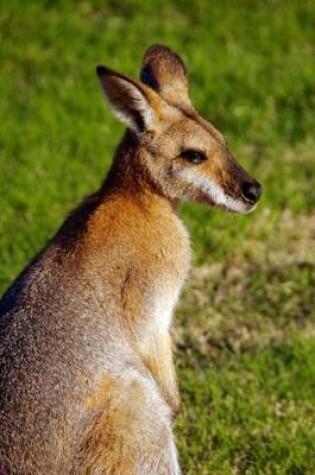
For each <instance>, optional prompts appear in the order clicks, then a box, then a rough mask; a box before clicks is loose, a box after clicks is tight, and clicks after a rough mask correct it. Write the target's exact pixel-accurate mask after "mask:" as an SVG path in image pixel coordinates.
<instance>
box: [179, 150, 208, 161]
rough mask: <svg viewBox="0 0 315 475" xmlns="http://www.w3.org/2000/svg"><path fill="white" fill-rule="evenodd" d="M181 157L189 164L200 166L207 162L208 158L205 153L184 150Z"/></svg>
mask: <svg viewBox="0 0 315 475" xmlns="http://www.w3.org/2000/svg"><path fill="white" fill-rule="evenodd" d="M180 156H181V157H182V158H183V159H184V160H187V162H190V163H194V164H196V165H197V164H198V163H201V162H204V161H205V160H207V157H206V156H205V154H204V153H202V152H198V151H197V150H184V151H183V152H182V153H181V154H180Z"/></svg>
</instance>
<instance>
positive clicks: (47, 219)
mask: <svg viewBox="0 0 315 475" xmlns="http://www.w3.org/2000/svg"><path fill="white" fill-rule="evenodd" d="M154 5H155V2H153V1H152V0H147V1H146V2H142V1H140V0H131V1H127V0H124V1H118V2H114V1H112V0H111V1H104V0H102V1H96V0H95V1H90V2H89V1H78V2H74V1H70V0H64V1H62V0H59V1H54V2H52V1H48V0H46V1H45V0H41V1H40V0H37V1H36V0H30V1H28V2H21V1H17V0H11V1H10V2H3V1H1V2H0V40H1V49H0V60H1V73H2V74H1V76H0V94H1V101H0V120H1V127H0V144H1V146H0V190H1V193H0V209H1V217H0V292H2V291H4V290H5V289H6V287H7V286H8V285H9V283H10V281H12V280H13V279H14V277H15V276H16V275H17V274H18V273H19V272H20V271H21V270H22V268H23V267H24V266H25V265H26V264H27V262H28V261H29V259H30V258H31V257H32V256H33V255H34V254H35V253H36V252H37V251H38V250H39V249H40V247H41V246H42V245H43V244H44V243H45V242H46V241H47V239H48V238H49V237H51V235H52V234H53V233H54V232H55V231H56V229H57V228H58V226H59V225H60V223H61V222H62V220H63V218H64V216H65V215H66V214H67V212H69V210H70V209H71V208H72V207H73V206H74V205H75V204H76V203H77V202H78V201H79V200H80V199H81V198H82V197H83V196H84V195H86V194H88V193H90V192H91V191H93V190H94V189H95V188H96V187H97V186H98V185H99V183H100V182H101V180H102V179H103V177H104V175H105V173H106V170H107V169H108V166H109V164H110V161H111V157H112V154H113V150H114V147H115V145H116V144H117V142H118V140H119V138H120V136H121V133H122V127H121V126H120V125H119V124H118V123H117V122H116V120H115V119H114V118H113V117H112V116H111V115H110V112H109V110H108V108H107V107H106V106H105V105H104V103H103V100H102V94H101V91H100V88H99V85H98V83H97V80H96V76H95V72H94V69H95V66H96V65H97V64H99V63H105V64H108V65H110V66H111V67H113V68H117V69H119V70H120V71H122V72H125V73H129V74H133V75H138V72H139V67H140V63H141V58H142V55H143V52H144V50H145V48H146V47H147V46H148V45H150V44H151V43H154V42H159V43H165V44H167V45H169V46H171V47H172V48H174V49H175V50H177V51H178V52H179V53H180V54H181V55H182V56H183V58H184V59H185V61H186V63H187V65H188V69H189V71H190V78H191V96H192V99H193V100H194V102H195V104H196V105H197V108H198V109H199V110H200V111H201V112H202V113H203V114H205V115H206V116H207V117H208V118H210V119H211V120H212V121H213V122H214V124H215V125H216V126H217V127H218V128H219V129H220V130H221V131H222V132H224V133H225V135H226V137H227V139H228V141H229V143H230V147H231V149H232V151H233V153H234V154H235V156H236V157H237V158H238V159H239V161H240V162H241V163H242V164H243V165H244V166H245V167H246V168H247V169H248V170H249V171H250V172H251V173H252V174H253V175H254V176H255V177H257V179H259V181H261V182H262V183H263V185H264V187H265V193H264V197H263V199H262V202H261V204H260V206H259V207H258V208H257V211H255V213H254V214H253V215H250V216H245V217H241V216H235V215H228V214H224V213H222V212H219V211H213V210H209V209H205V208H202V207H201V206H197V205H188V204H186V205H184V206H183V208H182V216H183V218H184V220H185V221H186V223H187V224H188V226H189V228H190V230H191V234H192V243H193V248H194V251H195V257H194V269H193V270H192V273H191V278H190V279H189V282H188V284H187V286H186V289H185V292H184V295H183V298H182V300H181V303H180V305H179V308H178V312H177V322H176V323H177V325H176V328H175V332H174V333H175V338H176V341H177V343H178V350H177V365H178V373H179V379H180V385H181V390H182V395H183V410H182V413H181V415H180V417H179V420H178V424H177V428H176V430H177V437H178V445H179V450H180V454H181V463H182V465H183V470H184V473H186V474H196V473H198V474H263V475H266V474H270V475H271V474H272V475H274V474H291V475H300V474H310V475H311V474H313V473H315V433H314V427H315V417H314V406H315V374H314V368H315V332H314V330H315V315H314V314H315V310H314V307H315V290H314V289H315V214H314V213H315V212H314V208H315V172H314V163H315V162H314V148H315V139H314V126H315V123H314V122H315V121H314V108H315V87H314V53H315V48H314V44H315V6H314V3H313V2H312V1H307V0H306V1H303V2H300V1H298V0H292V1H290V2H288V1H287V2H285V1H284V0H283V1H280V0H274V1H272V0H270V1H262V0H257V1H256V2H249V1H248V0H240V1H237V2H236V1H232V0H230V1H228V0H223V1H221V2H208V1H206V0H192V1H190V2H187V1H184V0H178V1H174V2H170V1H167V0H161V1H160V2H159V5H158V6H154Z"/></svg>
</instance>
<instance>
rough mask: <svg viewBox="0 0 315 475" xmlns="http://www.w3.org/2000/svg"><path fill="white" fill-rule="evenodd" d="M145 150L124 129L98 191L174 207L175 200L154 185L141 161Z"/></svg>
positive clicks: (174, 208)
mask: <svg viewBox="0 0 315 475" xmlns="http://www.w3.org/2000/svg"><path fill="white" fill-rule="evenodd" d="M145 153H147V152H146V151H145V149H144V147H143V146H142V145H140V143H139V141H138V139H137V137H136V135H135V134H134V133H133V132H131V131H129V130H127V131H126V133H125V135H124V136H123V138H122V140H121V142H120V144H119V146H118V148H117V151H116V153H115V157H114V161H113V165H112V167H111V169H110V170H109V173H108V175H107V177H106V179H105V180H104V182H103V184H102V189H101V191H102V193H104V195H105V196H106V195H109V194H112V193H115V194H116V193H118V194H123V195H125V196H130V197H132V198H133V199H135V200H137V201H139V203H141V204H142V205H144V206H145V205H150V204H153V203H156V204H157V203H159V204H160V205H163V206H165V207H166V208H171V209H172V210H174V211H175V210H176V208H177V204H178V203H177V200H170V199H169V198H167V197H166V196H165V195H164V194H163V192H162V190H161V189H160V188H159V187H158V185H156V184H155V183H154V182H153V181H152V178H151V177H150V175H149V173H148V172H147V170H146V168H145V167H144V166H143V164H142V160H141V158H142V155H143V154H145Z"/></svg>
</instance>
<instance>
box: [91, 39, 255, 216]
mask: <svg viewBox="0 0 315 475" xmlns="http://www.w3.org/2000/svg"><path fill="white" fill-rule="evenodd" d="M97 73H98V76H99V78H100V81H101V84H102V87H103V89H104V92H105V97H106V99H107V101H108V103H109V105H110V107H111V109H112V111H113V112H114V114H115V115H116V116H117V117H118V118H119V119H120V120H121V121H122V122H123V123H124V124H125V125H126V126H127V127H128V129H129V130H130V131H131V133H132V135H133V136H134V138H135V139H136V143H137V153H135V154H134V156H133V160H135V161H137V164H136V165H137V170H138V172H139V173H142V174H143V175H144V176H145V177H146V180H147V181H148V183H150V185H151V186H153V187H154V188H155V189H156V190H158V192H159V193H160V194H162V195H163V196H165V197H166V198H168V199H169V200H172V201H176V200H189V201H198V202H203V203H207V204H210V205H213V206H217V207H221V208H225V209H228V210H231V211H237V212H240V213H248V212H250V211H251V210H252V209H253V208H254V207H255V205H256V203H257V201H258V199H259V197H260V195H261V191H262V188H261V186H260V184H259V183H258V182H257V181H255V180H254V179H253V178H251V177H250V176H249V175H248V173H247V172H246V171H245V170H244V169H243V168H242V167H241V166H240V165H239V164H238V163H237V162H236V160H235V159H234V158H233V156H232V155H231V153H230V152H229V150H228V147H227V143H226V140H225V139H224V137H223V136H222V134H221V133H220V132H219V131H218V130H217V129H216V128H215V127H214V126H213V125H212V124H211V123H210V122H209V121H208V120H206V119H205V118H203V117H202V116H201V115H200V114H199V113H198V112H197V111H196V109H195V108H194V106H193V105H192V104H191V102H190V99H189V95H188V76H187V72H186V68H185V65H184V63H183V61H182V60H181V58H180V57H179V56H178V55H177V54H176V53H174V52H172V51H171V50H170V49H169V48H167V47H164V46H159V45H154V46H151V47H150V48H149V49H148V50H147V51H146V53H145V56H144V60H143V66H142V70H141V73H140V79H141V81H138V80H135V79H132V78H130V77H128V76H125V75H123V74H120V73H118V72H116V71H113V70H111V69H109V68H107V67H105V66H98V68H97Z"/></svg>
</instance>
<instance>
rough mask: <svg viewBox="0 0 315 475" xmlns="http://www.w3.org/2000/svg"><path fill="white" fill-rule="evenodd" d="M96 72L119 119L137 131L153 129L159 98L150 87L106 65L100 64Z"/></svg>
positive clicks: (156, 118)
mask: <svg viewBox="0 0 315 475" xmlns="http://www.w3.org/2000/svg"><path fill="white" fill-rule="evenodd" d="M96 72H97V75H98V77H99V79H100V82H101V85H102V87H103V90H104V92H105V97H106V99H107V102H108V104H109V106H110V108H111V109H112V111H113V113H114V114H115V115H116V116H117V117H118V119H119V120H121V121H122V122H123V123H124V124H125V125H126V126H127V127H128V128H130V129H132V130H133V131H134V132H136V133H142V132H145V131H147V130H152V129H153V128H154V124H155V123H156V122H157V120H158V117H157V114H158V110H157V109H158V108H157V101H158V98H155V97H152V96H153V94H152V93H151V91H150V89H149V88H148V87H146V86H144V85H143V84H141V83H140V82H138V81H135V80H133V79H131V78H129V77H127V76H124V75H123V74H120V73H117V72H116V71H113V70H112V69H109V68H107V67H106V66H98V67H97V68H96ZM154 99H155V100H154Z"/></svg>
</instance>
